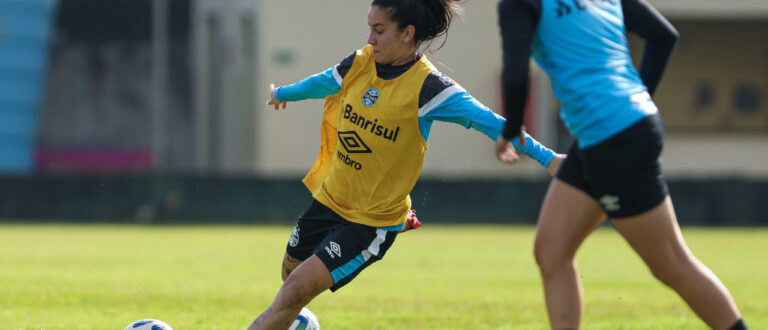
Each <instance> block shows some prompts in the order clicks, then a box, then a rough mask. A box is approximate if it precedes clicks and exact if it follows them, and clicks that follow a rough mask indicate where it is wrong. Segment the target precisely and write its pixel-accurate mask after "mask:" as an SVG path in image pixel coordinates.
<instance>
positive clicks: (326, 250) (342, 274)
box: [285, 200, 397, 291]
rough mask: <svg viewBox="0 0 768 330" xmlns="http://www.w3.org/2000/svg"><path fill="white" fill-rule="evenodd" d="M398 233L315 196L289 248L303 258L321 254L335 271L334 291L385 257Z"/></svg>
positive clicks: (292, 237) (331, 269)
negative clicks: (351, 216) (346, 214)
mask: <svg viewBox="0 0 768 330" xmlns="http://www.w3.org/2000/svg"><path fill="white" fill-rule="evenodd" d="M395 237H397V231H388V230H385V229H381V228H376V227H371V226H366V225H362V224H359V223H355V222H351V221H347V220H345V219H343V218H342V217H341V216H339V215H338V214H336V213H335V212H333V211H332V210H331V209H329V208H328V207H327V206H325V205H323V204H321V203H320V202H318V201H317V200H313V201H312V205H310V206H309V208H308V209H307V210H306V211H305V212H304V214H303V215H302V216H301V217H299V221H298V222H297V223H296V227H294V228H293V232H292V233H291V238H290V239H289V240H288V245H287V247H286V248H285V252H286V253H288V255H289V256H291V257H293V258H296V259H299V260H306V259H307V258H309V257H310V256H312V255H313V254H314V255H317V256H318V258H320V260H322V261H323V264H325V266H326V267H327V268H328V270H329V271H330V272H331V276H333V286H332V287H331V291H336V290H338V289H339V288H341V287H342V286H344V285H346V284H347V283H349V282H350V281H352V279H353V278H355V276H357V274H359V273H360V272H361V271H362V270H363V269H365V268H366V267H368V266H370V265H371V264H372V263H374V262H376V261H378V260H381V258H383V257H384V254H385V253H386V252H387V250H388V249H389V247H390V246H392V243H394V241H395Z"/></svg>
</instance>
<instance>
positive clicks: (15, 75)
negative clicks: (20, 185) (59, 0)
mask: <svg viewBox="0 0 768 330" xmlns="http://www.w3.org/2000/svg"><path fill="white" fill-rule="evenodd" d="M54 7H55V0H0V173H25V172H30V171H32V169H33V162H32V157H33V148H34V143H33V142H34V140H35V133H36V131H37V122H38V119H37V113H38V111H37V108H38V107H39V105H40V101H41V100H40V98H41V95H43V94H42V93H41V89H42V87H43V77H44V76H45V75H44V72H45V68H46V61H47V58H48V54H47V53H48V42H49V33H50V30H51V21H52V20H53V10H54Z"/></svg>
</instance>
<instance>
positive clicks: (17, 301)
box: [0, 223, 768, 330]
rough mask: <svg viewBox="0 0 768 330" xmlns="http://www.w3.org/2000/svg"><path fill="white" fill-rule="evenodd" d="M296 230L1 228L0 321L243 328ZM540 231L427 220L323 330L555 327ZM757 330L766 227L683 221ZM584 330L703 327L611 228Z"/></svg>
mask: <svg viewBox="0 0 768 330" xmlns="http://www.w3.org/2000/svg"><path fill="white" fill-rule="evenodd" d="M290 229H291V225H290V224H287V223H286V225H285V226H178V227H175V226H173V227H158V226H119V225H35V226H28V225H8V224H6V225H0V329H123V328H124V327H125V326H126V325H128V324H129V323H130V322H132V321H134V320H136V319H141V318H158V319H161V320H164V321H166V322H168V323H169V324H171V325H172V326H174V328H175V329H176V330H185V329H244V328H245V327H246V326H247V325H248V324H249V323H250V321H251V320H252V319H253V318H254V317H255V316H257V315H258V314H259V312H261V310H263V309H264V308H265V307H266V306H267V305H268V304H269V302H270V301H271V300H272V298H273V297H274V294H275V293H276V292H277V289H278V287H279V285H280V283H281V280H280V277H279V267H280V262H281V258H282V256H283V252H284V246H285V243H286V241H287V239H288V235H289V233H290ZM533 231H534V228H533V227H520V226H490V225H488V226H448V225H436V224H427V225H425V226H424V227H422V228H421V229H419V230H417V231H413V232H409V233H406V234H403V235H401V236H400V237H398V241H397V242H396V243H395V245H394V246H393V248H392V249H391V250H390V251H389V253H388V254H387V256H386V257H385V258H384V260H383V261H381V262H379V263H377V264H374V265H373V266H372V267H371V268H369V269H368V270H367V271H365V272H363V273H362V275H361V276H359V277H358V278H357V279H356V280H355V281H353V282H352V283H351V284H350V285H348V286H347V287H345V288H343V289H342V290H340V291H339V292H337V293H334V294H330V293H324V294H323V295H321V296H319V297H318V298H317V299H316V300H315V301H313V302H312V303H311V304H310V306H309V307H310V308H311V309H312V310H313V311H314V312H315V314H317V316H318V317H319V319H320V323H321V325H322V327H323V329H326V330H335V329H546V328H547V319H546V312H545V310H544V303H543V298H542V292H541V291H542V289H541V284H540V281H539V278H538V271H537V269H536V266H535V264H534V261H533V257H532V252H531V247H532V240H533ZM683 231H684V234H685V236H686V239H687V240H688V243H689V245H690V246H691V248H692V250H693V251H694V253H696V255H697V256H698V257H699V259H701V260H702V261H704V263H706V264H707V265H708V266H710V268H711V269H712V270H713V271H715V273H717V274H718V275H719V276H720V278H721V279H722V280H723V281H724V282H725V283H726V285H728V286H729V288H730V289H731V291H732V293H733V295H734V296H735V298H736V300H737V302H738V303H739V306H740V308H741V310H742V312H743V313H744V315H745V318H746V320H747V322H748V323H749V325H750V327H751V328H752V329H768V298H767V296H768V229H699V228H683ZM577 258H578V261H579V266H580V269H581V274H582V277H583V278H582V280H583V283H584V287H585V292H586V303H587V307H586V312H585V315H584V323H583V325H584V327H583V328H584V329H705V328H706V327H705V326H704V324H703V323H701V321H699V320H698V319H697V318H696V317H695V315H694V314H693V313H692V312H691V311H690V310H689V309H688V308H687V307H686V306H685V305H684V304H683V302H682V301H681V300H680V299H679V298H678V297H677V296H676V295H675V294H674V293H673V292H672V291H670V290H669V289H667V288H665V287H663V286H662V285H661V284H660V283H658V282H657V281H656V280H655V279H653V278H652V276H651V275H650V274H649V273H648V271H647V270H646V269H645V267H644V266H643V265H642V264H641V262H640V261H639V259H638V258H637V257H636V256H635V255H634V254H632V253H631V252H630V250H629V248H628V247H627V246H626V244H625V243H624V242H623V241H622V240H621V239H620V238H619V236H618V234H617V233H615V232H614V231H613V229H611V228H601V229H599V230H597V232H596V233H594V234H593V235H592V236H590V238H588V240H587V242H586V243H585V245H584V246H583V248H582V249H581V251H580V252H579V254H578V256H577Z"/></svg>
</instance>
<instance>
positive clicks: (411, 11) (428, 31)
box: [371, 0, 462, 50]
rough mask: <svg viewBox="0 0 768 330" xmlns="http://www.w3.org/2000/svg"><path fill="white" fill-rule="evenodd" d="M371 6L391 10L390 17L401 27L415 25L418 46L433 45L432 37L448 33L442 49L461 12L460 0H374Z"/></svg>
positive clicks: (414, 37) (441, 45) (415, 37)
mask: <svg viewBox="0 0 768 330" xmlns="http://www.w3.org/2000/svg"><path fill="white" fill-rule="evenodd" d="M371 6H377V7H379V8H381V9H384V10H386V11H388V12H389V19H390V20H392V21H394V22H396V23H397V27H398V28H399V29H401V30H402V29H404V28H405V27H407V26H408V25H413V27H414V29H415V30H416V31H415V34H414V36H413V40H414V41H415V42H416V47H420V46H421V44H422V43H423V42H425V41H426V42H427V47H425V48H427V49H429V48H430V47H431V44H432V39H434V38H436V37H439V36H441V35H446V39H443V43H442V44H440V47H437V48H436V49H434V50H437V49H440V48H441V47H443V45H444V44H445V41H446V40H447V38H448V37H447V34H448V27H449V26H450V25H451V20H453V17H454V16H457V15H458V14H460V13H461V10H462V8H461V6H460V5H459V0H373V2H372V3H371Z"/></svg>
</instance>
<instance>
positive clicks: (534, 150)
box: [275, 67, 555, 167]
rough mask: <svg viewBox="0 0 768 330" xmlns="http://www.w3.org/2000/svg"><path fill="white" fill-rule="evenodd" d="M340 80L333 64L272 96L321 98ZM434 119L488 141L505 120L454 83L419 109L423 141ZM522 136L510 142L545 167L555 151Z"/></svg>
mask: <svg viewBox="0 0 768 330" xmlns="http://www.w3.org/2000/svg"><path fill="white" fill-rule="evenodd" d="M342 81H343V78H342V77H341V75H339V73H338V72H337V71H336V67H333V68H330V69H328V70H325V71H323V72H320V73H317V74H314V75H312V76H309V77H307V78H306V79H304V80H301V81H299V82H297V83H295V84H291V85H287V86H282V87H280V88H278V89H277V91H275V98H276V99H277V100H279V101H281V102H287V101H300V100H305V99H322V98H325V97H326V96H328V95H333V94H336V93H338V92H339V90H340V89H341V83H342ZM436 120H437V121H445V122H451V123H456V124H459V125H462V126H464V127H466V128H473V129H476V130H478V131H480V132H482V133H483V134H485V135H486V136H488V137H489V138H491V139H492V140H496V138H498V137H499V135H501V131H502V130H503V129H504V123H505V122H506V119H504V117H502V116H499V115H497V114H496V113H494V112H493V111H491V110H490V109H488V107H486V106H484V105H483V104H482V103H480V102H479V101H477V100H476V99H475V98H474V97H472V96H471V95H470V94H469V93H468V92H467V91H466V90H464V88H462V87H461V86H460V85H458V84H453V85H451V86H450V87H448V88H446V89H444V90H443V91H441V92H440V93H439V94H437V95H436V96H434V97H433V98H432V99H431V100H429V101H428V102H426V103H425V104H424V105H423V106H422V107H420V108H419V128H420V130H421V135H422V137H424V141H427V138H428V137H429V131H430V129H431V128H432V123H433V122H434V121H436ZM524 136H525V143H526V145H525V147H521V146H520V144H519V143H518V142H517V139H515V140H513V141H512V145H513V146H514V147H515V149H517V150H518V151H520V152H523V153H524V154H526V155H528V156H529V157H531V158H533V159H535V160H536V161H537V162H539V163H540V164H541V165H542V166H544V167H547V165H549V162H550V161H551V160H552V159H553V158H554V157H555V153H554V152H553V151H552V150H550V149H549V148H547V147H545V146H543V145H542V144H541V143H539V142H538V141H536V140H534V139H533V138H532V137H531V136H529V135H528V134H525V132H524Z"/></svg>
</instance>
